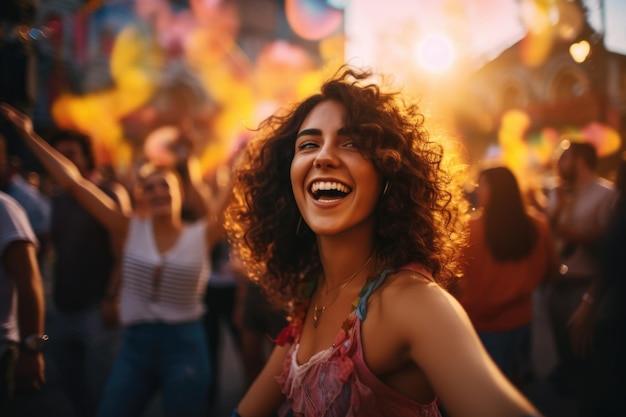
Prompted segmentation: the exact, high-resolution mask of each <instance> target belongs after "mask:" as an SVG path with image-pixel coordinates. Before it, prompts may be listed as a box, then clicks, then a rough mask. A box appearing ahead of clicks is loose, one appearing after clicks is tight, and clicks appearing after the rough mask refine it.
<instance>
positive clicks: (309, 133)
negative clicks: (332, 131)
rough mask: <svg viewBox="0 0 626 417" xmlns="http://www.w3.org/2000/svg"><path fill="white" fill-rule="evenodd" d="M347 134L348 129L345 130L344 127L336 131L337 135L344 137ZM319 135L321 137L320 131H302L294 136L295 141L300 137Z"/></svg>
mask: <svg viewBox="0 0 626 417" xmlns="http://www.w3.org/2000/svg"><path fill="white" fill-rule="evenodd" d="M347 133H348V129H346V128H345V127H341V128H339V130H337V134H338V135H346V134H347ZM321 135H322V131H321V129H304V130H303V131H301V132H300V133H298V136H296V139H298V138H299V137H300V136H321Z"/></svg>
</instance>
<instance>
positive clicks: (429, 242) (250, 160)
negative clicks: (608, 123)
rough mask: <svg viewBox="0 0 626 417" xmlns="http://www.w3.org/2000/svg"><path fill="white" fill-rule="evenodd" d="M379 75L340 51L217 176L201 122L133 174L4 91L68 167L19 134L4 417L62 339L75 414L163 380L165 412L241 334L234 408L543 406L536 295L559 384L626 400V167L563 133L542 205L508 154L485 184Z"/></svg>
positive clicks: (5, 314) (10, 204) (9, 218)
mask: <svg viewBox="0 0 626 417" xmlns="http://www.w3.org/2000/svg"><path fill="white" fill-rule="evenodd" d="M374 75H375V74H372V73H371V72H369V71H367V70H361V69H356V68H350V67H343V68H342V69H341V70H340V71H338V72H337V73H336V74H335V75H334V76H333V77H331V78H329V79H328V80H326V81H325V82H324V84H323V85H322V86H321V88H320V90H319V92H318V93H317V94H314V95H312V96H310V97H308V98H306V99H305V100H303V101H301V102H300V103H298V104H296V105H295V106H294V107H292V108H290V109H287V111H286V112H281V113H275V114H274V115H272V116H270V117H269V118H267V119H266V120H265V121H263V122H262V123H261V125H260V126H259V128H258V129H257V130H255V131H254V135H253V138H252V139H251V140H250V141H249V142H248V143H247V144H246V145H245V146H243V147H242V148H241V149H240V150H239V151H238V152H236V153H235V154H234V155H233V157H232V159H231V160H229V161H227V162H226V164H225V169H227V170H228V172H229V175H228V181H225V182H221V183H220V184H219V185H215V182H214V181H211V180H210V179H208V178H204V177H203V175H202V173H201V172H199V166H198V164H197V161H196V160H195V158H194V155H193V152H192V149H191V148H190V146H189V143H190V141H189V140H188V138H186V137H185V135H186V132H185V128H184V124H181V125H180V126H173V127H172V128H171V129H170V130H169V131H171V132H173V134H174V135H176V138H175V139H174V143H176V144H178V145H180V146H179V147H178V148H177V152H176V158H177V159H176V163H175V164H173V165H171V166H163V165H159V164H156V163H154V161H149V160H146V161H145V163H144V164H142V165H141V166H139V167H138V168H137V172H136V173H135V176H134V177H133V181H134V182H133V183H132V184H126V183H124V182H122V181H119V180H116V179H115V178H111V176H110V175H104V174H103V171H102V170H101V169H99V168H100V167H99V166H98V164H97V161H96V160H95V159H94V156H93V150H92V144H91V142H90V138H89V137H87V136H85V135H84V134H81V133H79V132H74V131H69V130H59V131H57V132H55V133H54V134H51V135H49V136H44V137H41V136H40V135H39V134H38V133H37V132H36V131H35V129H34V128H33V125H32V121H31V120H30V118H29V117H28V116H27V115H25V114H23V113H21V112H19V111H18V110H16V109H15V108H13V107H11V106H9V105H6V104H2V105H0V109H1V113H2V117H3V118H4V119H5V120H6V121H8V123H9V125H10V127H11V129H13V131H14V133H15V137H17V138H19V139H20V141H21V143H22V144H23V145H24V146H25V147H26V148H27V149H28V150H29V152H31V153H32V155H34V157H35V158H36V159H37V160H38V162H39V163H40V164H41V166H42V168H43V172H44V175H45V176H46V178H47V177H48V176H49V178H51V182H52V183H53V185H52V186H50V187H48V188H46V189H44V187H43V186H41V185H42V183H43V181H42V182H40V183H39V187H37V184H30V183H28V181H27V180H26V177H25V176H24V175H25V173H22V172H19V170H18V169H17V168H16V167H19V164H18V163H16V162H15V160H12V159H11V158H10V157H9V155H8V153H7V152H6V149H5V146H4V142H3V141H0V190H1V191H0V254H1V255H2V257H1V258H0V301H1V302H0V415H5V414H6V413H8V412H10V410H12V408H11V407H13V406H14V400H15V398H19V397H20V396H23V395H27V394H28V393H32V392H36V391H38V390H40V389H41V387H42V386H43V385H44V384H45V383H46V380H45V378H46V376H45V365H46V364H45V361H44V356H43V355H42V351H43V350H44V349H45V351H46V352H49V354H50V357H53V358H54V360H55V363H56V364H57V365H58V367H59V370H60V372H59V375H60V377H61V378H60V380H61V385H62V388H63V395H65V396H66V397H67V399H68V401H69V403H70V404H71V408H72V410H73V415H74V416H76V417H93V416H98V417H107V416H116V417H117V416H129V417H131V416H140V415H142V413H143V412H144V411H145V409H146V407H147V406H148V404H149V403H150V402H151V401H152V399H153V398H154V396H155V395H156V394H157V393H159V394H160V397H161V400H162V409H163V412H164V414H165V415H167V416H198V417H200V416H202V417H204V416H207V415H215V414H214V413H215V412H216V411H215V406H216V403H217V402H218V398H219V389H220V387H219V374H220V372H221V369H222V366H221V363H220V358H221V356H220V349H221V347H223V346H224V343H223V341H222V340H221V336H223V331H222V329H223V328H227V329H228V330H229V333H230V335H231V337H232V340H233V341H234V349H236V351H237V352H236V356H237V357H238V358H240V359H241V363H242V364H243V367H244V373H245V378H244V379H245V381H244V385H245V386H246V387H247V390H246V392H245V394H244V395H243V397H242V399H241V401H240V402H239V403H238V405H237V406H236V408H235V409H234V410H233V412H232V415H233V416H242V417H254V416H259V417H261V416H273V415H280V416H304V415H307V416H310V415H314V416H352V415H354V416H357V415H358V416H382V415H385V416H389V415H402V416H405V415H415V416H418V415H419V416H432V417H434V416H453V417H464V416H498V417H500V416H511V417H521V416H540V415H541V410H539V409H538V408H537V407H536V406H535V405H533V404H532V402H531V401H530V400H529V399H528V398H527V396H526V394H525V393H524V388H525V386H526V384H527V383H528V382H529V381H531V380H532V379H533V378H534V377H535V375H533V366H532V360H533V358H532V351H531V345H532V340H531V337H532V331H531V328H532V324H533V320H534V316H533V311H534V305H533V303H535V302H536V298H534V294H536V293H537V292H538V291H542V292H544V293H545V295H546V297H545V300H546V309H547V311H548V313H549V318H550V325H551V330H552V333H553V336H554V340H555V344H556V347H557V352H558V358H559V363H558V365H557V366H556V367H555V369H554V370H553V372H552V373H551V376H550V381H551V383H552V384H553V385H554V387H555V389H556V390H557V391H558V392H559V393H560V394H561V395H565V396H572V398H575V399H576V400H577V401H578V411H579V415H580V416H590V417H591V416H597V415H602V416H611V415H617V414H616V413H617V411H616V410H619V408H618V407H619V404H620V400H621V398H620V394H619V393H620V392H624V391H623V390H624V388H625V387H624V381H623V364H622V363H621V361H622V360H623V359H622V357H621V353H620V352H623V351H624V350H623V348H624V347H626V346H625V345H626V343H625V340H624V337H623V336H620V335H621V334H622V333H623V332H622V331H621V329H622V327H623V324H624V320H625V319H626V314H625V310H624V299H623V295H624V280H623V277H624V276H626V275H625V271H624V269H625V263H626V262H624V257H623V253H624V249H625V248H624V246H625V242H624V240H625V237H626V232H625V231H624V219H625V218H626V216H624V207H625V206H626V204H625V203H624V201H625V199H624V194H625V193H626V190H625V188H626V180H625V176H626V162H625V161H622V164H621V165H620V167H616V173H617V175H616V177H615V180H614V181H613V182H611V181H608V180H607V179H605V178H603V177H601V176H600V175H599V174H598V172H597V163H598V157H597V153H596V149H595V148H594V146H593V145H591V144H590V143H586V142H581V141H576V140H573V139H568V138H564V140H563V142H562V143H561V144H560V145H559V148H558V149H555V156H556V158H555V161H556V162H555V174H556V176H557V178H558V180H557V186H556V187H553V188H551V189H546V190H541V191H542V192H544V193H545V197H546V204H545V206H542V205H540V206H531V204H529V202H528V201H526V199H525V195H526V194H525V193H524V190H522V189H521V187H520V183H519V181H518V178H516V175H515V174H514V172H513V171H511V170H510V169H509V168H507V167H506V166H503V165H495V166H493V165H485V166H482V167H481V169H479V170H478V172H479V175H478V177H477V178H476V181H475V189H474V190H473V194H472V196H471V198H468V196H467V195H465V194H464V193H463V186H464V185H465V184H464V183H465V181H468V180H469V178H468V177H467V176H466V175H465V168H466V167H465V166H464V165H463V164H461V163H459V162H456V161H454V160H453V159H449V158H447V152H449V151H450V150H449V149H448V148H446V147H444V146H442V142H440V141H439V138H436V137H431V136H430V135H431V133H430V132H428V131H427V130H426V128H425V125H424V116H423V115H422V113H421V111H420V109H419V107H418V105H417V104H416V103H414V102H411V101H410V100H408V98H407V97H405V96H403V95H402V94H401V93H399V92H396V91H395V90H392V89H388V88H387V87H388V86H387V85H385V84H384V82H383V81H384V78H383V79H377V81H376V82H375V81H374ZM46 271H49V272H48V273H49V274H50V276H51V282H52V284H53V285H52V288H51V291H52V298H51V299H52V302H53V304H54V306H53V307H54V309H55V311H56V316H55V320H56V323H55V325H54V327H53V328H50V329H46V328H45V325H46V323H45V313H46V309H47V308H51V306H46V305H45V301H44V292H45V288H44V280H43V278H42V275H44V274H45V273H46ZM224 326H225V327H224ZM546 417H549V416H546Z"/></svg>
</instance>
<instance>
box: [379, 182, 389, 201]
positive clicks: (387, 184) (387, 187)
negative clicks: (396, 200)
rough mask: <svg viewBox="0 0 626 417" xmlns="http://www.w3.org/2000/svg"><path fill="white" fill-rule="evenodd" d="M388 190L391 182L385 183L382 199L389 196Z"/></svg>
mask: <svg viewBox="0 0 626 417" xmlns="http://www.w3.org/2000/svg"><path fill="white" fill-rule="evenodd" d="M387 190H389V180H387V181H385V188H383V194H382V196H381V197H384V196H385V195H386V194H387Z"/></svg>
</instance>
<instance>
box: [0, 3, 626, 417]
mask: <svg viewBox="0 0 626 417" xmlns="http://www.w3.org/2000/svg"><path fill="white" fill-rule="evenodd" d="M624 22H626V1H625V0H571V1H568V0H88V1H85V0H39V1H37V0H2V1H1V2H0V101H5V102H9V103H11V104H13V105H14V106H16V107H18V108H20V109H21V110H22V111H24V112H26V113H28V114H29V115H31V116H32V118H33V122H34V125H35V129H36V130H37V131H38V132H39V133H40V134H41V135H42V136H43V137H44V138H45V137H46V132H48V131H51V130H52V129H53V128H54V127H55V126H59V127H62V128H71V129H75V130H79V131H82V132H84V133H86V134H87V135H88V136H90V137H91V138H92V140H93V142H94V147H95V151H96V157H97V165H98V166H101V167H105V168H107V169H108V170H109V172H111V173H112V175H115V176H117V178H119V179H120V181H121V182H122V183H124V184H129V183H130V182H131V181H130V177H131V176H132V173H133V172H134V171H135V170H136V168H137V166H138V165H139V164H140V163H142V162H143V161H144V158H148V159H152V160H154V161H157V162H160V163H162V164H171V163H174V161H175V158H176V156H175V155H173V154H172V148H171V146H170V145H171V143H169V142H168V141H169V140H170V139H171V138H170V137H168V136H167V135H151V134H150V133H151V132H154V131H155V130H157V128H158V127H160V126H163V125H185V127H187V128H188V132H191V133H192V134H191V136H190V139H191V141H192V143H193V152H194V153H195V154H196V156H197V157H198V158H199V160H200V164H201V167H202V170H203V172H204V174H205V176H206V177H207V178H210V177H211V176H212V175H213V174H215V170H216V169H217V167H218V166H220V165H221V163H222V162H223V161H225V160H228V159H229V158H230V156H231V155H232V152H233V151H234V150H235V149H237V147H238V146H239V145H240V144H241V143H243V142H245V141H247V140H248V139H249V138H250V137H251V134H252V131H251V129H254V128H255V127H257V125H258V123H259V122H260V121H261V120H262V119H263V118H265V117H266V116H268V115H270V114H271V113H273V112H275V111H276V110H277V109H279V108H280V107H282V106H286V105H289V104H290V103H293V102H295V101H298V100H299V99H301V98H303V97H304V96H307V95H309V94H310V93H311V92H312V91H314V90H315V89H316V88H317V87H318V85H319V84H320V82H321V81H322V80H323V79H324V78H325V77H326V75H328V74H332V73H334V72H335V70H336V69H337V68H338V66H339V65H341V64H343V63H349V64H353V65H357V66H362V67H370V68H372V69H374V70H375V71H378V72H381V73H384V74H388V75H389V76H390V77H391V81H392V82H393V83H394V84H395V86H396V87H397V89H401V90H404V91H406V92H407V93H408V94H410V95H412V96H415V97H417V98H419V100H420V103H421V107H422V110H423V112H424V113H425V115H426V123H427V124H428V127H429V129H430V133H431V136H432V137H433V138H435V139H440V140H442V141H452V142H455V143H457V144H459V145H461V146H460V148H461V149H462V154H461V156H462V158H464V159H465V162H466V163H467V164H468V165H469V166H470V167H476V168H478V167H479V166H480V163H481V162H485V161H491V160H494V161H498V162H499V163H502V164H504V165H506V166H508V167H509V168H510V169H511V170H512V171H514V173H515V174H516V177H517V178H518V181H519V182H520V186H521V187H522V188H527V189H544V188H547V185H546V184H544V183H543V182H545V181H546V180H547V179H549V178H550V176H551V175H549V174H550V173H551V171H552V167H553V158H554V157H553V155H554V151H555V149H556V148H557V147H558V144H559V142H560V141H561V139H562V138H563V136H567V137H568V138H569V139H570V140H577V139H579V140H583V138H584V139H586V140H588V141H591V142H592V143H593V144H594V145H595V147H596V149H597V152H598V155H599V157H600V160H599V167H598V168H599V173H600V174H601V175H602V176H604V177H607V178H609V179H613V178H614V176H615V172H614V171H615V168H616V167H617V166H618V162H619V160H620V158H621V155H622V154H623V153H624V151H625V150H626V145H625V144H624V141H623V137H624V135H625V133H626V130H625V127H626V71H625V70H626V25H624ZM0 123H2V121H0ZM0 127H1V126H0ZM7 139H8V144H7V145H8V153H9V154H10V155H18V156H19V158H20V161H21V164H22V166H21V169H22V170H23V172H31V171H32V172H39V173H42V174H43V172H42V170H41V168H40V167H39V165H38V164H37V162H36V161H35V160H34V158H33V157H32V155H30V153H29V152H26V149H23V148H22V147H23V145H22V144H21V141H19V140H16V138H12V137H11V136H10V135H8V136H7ZM172 158H174V159H172ZM44 180H45V176H42V182H43V181H44ZM535 313H536V317H537V318H536V320H535V323H534V327H533V332H534V333H535V336H536V337H534V339H533V340H534V342H533V343H534V347H533V349H534V353H535V356H534V358H535V361H536V363H535V370H536V371H537V373H538V376H539V377H540V378H538V379H537V380H536V382H534V384H533V385H532V386H530V387H529V388H528V391H527V394H528V395H529V396H530V397H531V399H532V400H533V401H534V402H536V403H537V404H538V405H540V408H541V410H542V411H543V412H545V414H546V415H547V416H550V417H570V416H572V415H574V411H573V400H572V399H570V398H567V399H566V398H564V397H560V396H558V395H556V394H555V393H554V392H553V391H552V389H551V388H550V387H549V386H548V384H547V382H546V381H545V378H544V379H542V378H541V377H545V376H546V375H547V374H548V373H549V371H550V370H551V368H552V366H553V365H554V363H555V361H556V359H555V353H554V349H553V347H552V341H551V336H550V334H549V333H550V332H549V330H548V327H547V323H546V320H545V313H544V312H543V311H542V310H539V311H537V312H535ZM225 343H226V346H225V348H224V349H223V351H224V352H225V353H224V355H225V356H224V358H223V362H224V364H225V365H224V370H223V371H222V373H221V375H220V380H221V382H220V385H221V387H222V388H221V400H220V401H221V402H220V404H219V412H218V413H217V414H216V415H229V412H230V410H231V409H232V407H233V406H234V404H236V402H237V400H238V398H239V396H240V395H241V392H242V389H243V379H242V378H243V377H242V369H241V365H240V363H239V362H238V360H237V359H236V355H235V354H234V353H233V350H234V348H233V344H232V341H230V340H229V339H227V340H226V342H225ZM53 366H54V365H53V364H51V365H50V367H49V368H50V369H53ZM61 371H62V370H57V372H61ZM49 379H50V380H54V378H52V377H51V378H49ZM51 385H52V384H51ZM52 387H54V385H52ZM54 389H55V388H50V390H51V393H49V394H46V395H49V397H50V398H53V399H54V401H56V399H57V398H59V396H58V395H56V393H57V391H54ZM54 401H53V403H54ZM44 404H46V403H45V401H44ZM42 408H43V407H42ZM51 409H58V410H62V408H58V407H56V406H54V407H52V408H51ZM36 415H39V414H36ZM160 415H161V414H160V410H159V407H158V406H154V407H153V408H152V409H151V410H149V411H148V412H147V413H146V416H160Z"/></svg>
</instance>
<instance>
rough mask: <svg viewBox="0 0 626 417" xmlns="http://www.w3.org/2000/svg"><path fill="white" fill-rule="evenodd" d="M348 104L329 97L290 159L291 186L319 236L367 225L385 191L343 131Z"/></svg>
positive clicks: (313, 113) (314, 113)
mask: <svg viewBox="0 0 626 417" xmlns="http://www.w3.org/2000/svg"><path fill="white" fill-rule="evenodd" d="M345 114H346V111H345V108H344V106H343V105H342V104H340V103H338V102H335V101H331V100H327V101H324V102H322V103H320V104H318V105H317V106H316V107H314V108H313V110H312V111H311V112H310V113H309V114H308V116H307V117H306V118H305V119H304V121H303V122H302V125H301V126H300V129H299V131H298V136H297V139H296V142H295V154H294V157H293V160H292V161H291V186H292V189H293V194H294V197H295V199H296V203H297V205H298V208H299V209H300V213H301V214H302V217H303V218H304V221H305V222H306V223H307V224H308V225H309V227H310V228H311V229H312V230H313V231H314V232H315V233H316V234H317V235H333V234H339V233H342V232H344V231H347V230H349V229H351V228H354V227H357V226H361V225H364V224H367V225H368V226H370V227H373V224H374V217H373V213H374V208H375V207H376V203H377V202H378V199H379V198H380V195H381V192H382V177H381V176H380V175H379V174H378V172H377V171H376V169H375V168H374V165H373V164H372V162H371V161H369V160H367V159H365V158H364V157H363V155H361V153H360V152H359V147H358V144H357V143H355V142H354V141H353V139H352V138H350V137H349V136H347V134H346V132H345V118H346V117H345Z"/></svg>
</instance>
